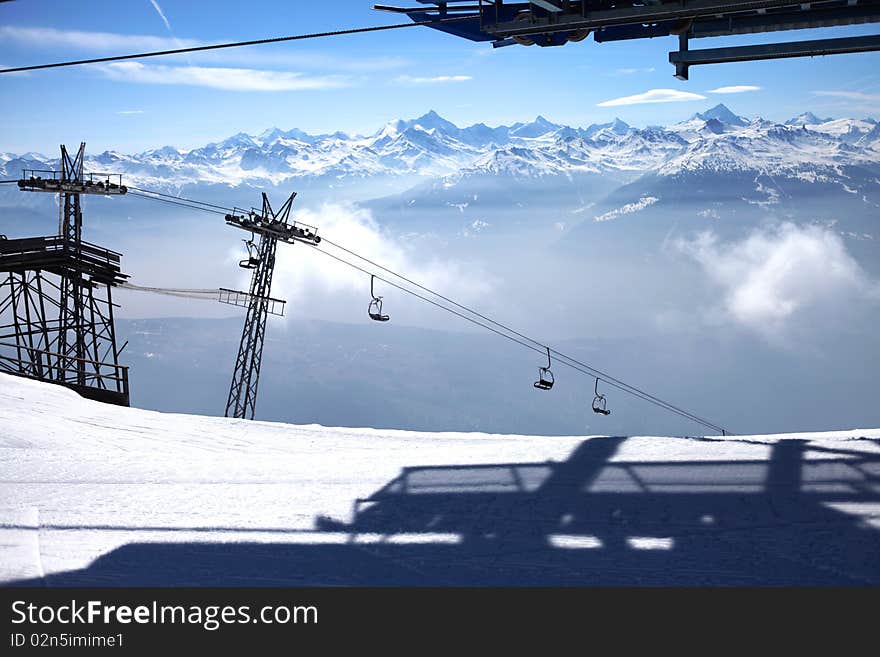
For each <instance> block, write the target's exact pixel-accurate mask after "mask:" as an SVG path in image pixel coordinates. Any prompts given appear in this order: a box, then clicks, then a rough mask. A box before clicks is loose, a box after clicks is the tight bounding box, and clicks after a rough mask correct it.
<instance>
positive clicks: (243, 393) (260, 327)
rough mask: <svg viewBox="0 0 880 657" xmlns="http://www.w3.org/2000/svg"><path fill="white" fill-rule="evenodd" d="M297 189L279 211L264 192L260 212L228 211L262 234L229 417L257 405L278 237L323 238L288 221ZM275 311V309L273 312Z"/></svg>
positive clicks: (232, 220) (245, 414)
mask: <svg viewBox="0 0 880 657" xmlns="http://www.w3.org/2000/svg"><path fill="white" fill-rule="evenodd" d="M294 198H296V193H293V194H291V195H290V197H289V198H288V199H287V201H285V202H284V205H282V206H281V209H280V210H279V211H278V212H275V211H274V210H272V206H271V205H270V204H269V198H268V197H267V196H266V194H265V193H263V207H262V210H261V211H260V212H257V211H256V210H252V211H251V212H250V213H248V214H241V215H239V214H237V213H233V214H231V215H226V223H228V224H229V225H232V226H236V227H238V228H241V229H243V230H247V231H249V232H250V233H251V235H252V236H256V235H259V236H260V242H259V246H258V247H257V256H256V258H252V259H249V261H250V262H253V260H256V262H255V263H254V273H253V275H252V276H251V285H250V290H249V292H248V294H247V297H246V298H247V301H248V306H247V316H246V317H245V320H244V329H243V330H242V332H241V342H240V343H239V346H238V357H237V358H236V360H235V371H234V372H233V374H232V385H231V386H230V388H229V397H228V398H227V400H226V417H237V418H248V419H253V417H254V412H255V410H256V405H257V388H258V386H259V383H260V366H261V365H262V361H263V342H264V340H265V337H266V320H267V318H268V315H269V314H270V312H272V305H273V304H275V303H278V300H277V299H273V298H271V297H270V296H269V295H270V293H271V291H272V276H273V274H274V273H275V252H276V250H277V248H278V240H281V241H284V242H287V243H289V244H293V243H294V242H296V241H302V242H307V243H310V244H318V243H319V242H320V241H321V238H319V237H318V236H317V234H316V231H315V230H314V229H313V228H311V227H303V226H301V225H297V224H296V223H293V224H290V223H288V219H289V217H290V208H291V206H292V205H293V199H294ZM273 314H274V313H273Z"/></svg>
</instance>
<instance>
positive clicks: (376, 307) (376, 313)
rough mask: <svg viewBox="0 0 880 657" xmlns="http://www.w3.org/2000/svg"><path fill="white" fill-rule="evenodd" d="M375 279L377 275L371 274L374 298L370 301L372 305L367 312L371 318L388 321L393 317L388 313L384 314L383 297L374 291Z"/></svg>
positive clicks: (371, 292)
mask: <svg viewBox="0 0 880 657" xmlns="http://www.w3.org/2000/svg"><path fill="white" fill-rule="evenodd" d="M375 279H376V277H375V276H370V296H371V297H373V299H372V301H370V306H369V307H368V308H367V314H369V315H370V319H372V320H373V321H375V322H387V321H388V320H389V319H391V318H390V317H389V316H388V315H383V314H382V297H377V296H376V294H375V293H374V292H373V282H374V281H375Z"/></svg>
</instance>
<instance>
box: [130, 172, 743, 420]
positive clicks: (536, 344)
mask: <svg viewBox="0 0 880 657" xmlns="http://www.w3.org/2000/svg"><path fill="white" fill-rule="evenodd" d="M130 189H137V190H138V192H145V194H141V193H137V192H135V195H136V196H141V197H143V198H147V199H152V200H155V201H163V202H165V203H172V204H176V205H180V206H181V207H186V208H190V209H193V210H202V211H205V212H212V213H214V214H225V213H223V212H219V211H217V210H213V209H210V208H223V206H219V205H214V204H212V203H206V202H203V201H195V200H192V199H187V198H183V197H180V196H171V195H169V194H163V193H161V192H155V191H152V190H144V189H138V188H130ZM160 197H161V198H160ZM189 204H192V205H189ZM203 206H209V207H203ZM223 209H225V210H229V209H228V208H223ZM321 244H323V245H330V246H333V247H335V248H337V249H340V250H341V251H344V252H345V253H347V254H349V255H351V256H353V257H355V258H357V259H359V260H361V261H363V262H365V263H368V264H369V265H371V266H373V267H375V268H377V269H379V270H381V271H384V272H386V273H388V274H390V275H391V276H394V277H395V278H397V279H399V280H402V281H405V282H406V283H408V284H410V285H412V286H414V287H416V288H418V289H420V290H422V291H423V292H427V293H428V294H430V295H432V296H434V297H436V298H437V299H441V300H443V301H444V302H446V303H448V304H451V305H453V306H455V307H456V308H459V309H460V310H462V311H464V312H465V313H469V314H470V315H473V317H470V316H468V315H466V314H463V313H462V312H459V311H457V310H455V309H453V308H450V307H449V306H447V305H444V304H443V303H438V302H437V301H435V300H433V299H430V298H428V297H426V296H425V295H423V294H419V293H418V292H415V291H413V290H411V289H409V288H407V287H405V286H402V285H399V284H397V283H395V282H393V281H390V280H388V279H387V278H385V277H382V276H380V275H376V274H374V272H372V271H370V270H368V269H365V268H364V267H361V266H359V265H356V264H354V263H352V262H350V261H348V260H346V259H345V258H342V257H340V256H337V255H335V254H333V253H330V252H329V251H326V250H324V249H323V248H319V247H316V250H317V251H319V252H320V253H322V254H324V255H326V256H329V257H331V258H333V259H334V260H338V261H339V262H341V263H343V264H346V265H348V266H349V267H352V268H354V269H356V270H358V271H360V272H362V273H365V274H367V275H371V276H376V278H378V279H379V280H380V281H382V282H383V283H386V284H388V285H391V286H392V287H394V288H396V289H399V290H401V291H403V292H406V293H407V294H410V295H412V296H414V297H416V298H418V299H421V300H422V301H426V302H427V303H430V304H431V305H433V306H436V307H437V308H440V309H442V310H445V311H446V312H448V313H451V314H453V315H456V316H457V317H460V318H461V319H464V320H465V321H468V322H471V323H472V324H475V325H477V326H480V327H482V328H485V329H487V330H489V331H491V332H492V333H495V334H497V335H499V336H501V337H504V338H506V339H508V340H510V341H512V342H515V343H516V344H519V345H520V346H523V347H526V348H527V349H531V350H532V351H535V352H537V353H541V354H543V353H545V352H546V351H547V350H549V351H550V353H551V354H553V355H554V356H555V357H556V359H557V360H558V361H559V362H560V363H561V364H563V365H565V366H567V367H569V368H571V369H574V370H576V371H578V372H581V373H582V374H586V375H588V376H591V377H593V378H595V379H598V380H600V381H603V382H604V383H606V384H608V385H610V386H612V387H614V388H616V389H618V390H620V391H622V392H625V393H627V394H630V395H632V396H634V397H637V398H639V399H642V400H643V401H646V402H648V403H650V404H653V405H655V406H657V407H659V408H662V409H664V410H666V411H669V412H670V413H674V414H676V415H679V416H680V417H683V418H685V419H688V420H691V421H692V422H696V423H697V424H701V425H703V426H704V427H707V428H710V429H712V430H713V431H718V432H719V433H721V434H723V435H735V434H733V433H732V432H731V431H728V430H727V429H725V428H723V427H721V426H719V425H717V424H715V423H713V422H711V421H709V420H707V419H706V418H703V417H700V416H699V415H695V414H694V413H691V412H690V411H687V410H685V409H683V408H681V407H679V406H676V405H675V404H672V403H670V402H667V401H665V400H663V399H661V398H659V397H656V396H655V395H652V394H650V393H649V392H647V391H645V390H642V389H640V388H637V387H636V386H633V385H630V384H628V383H626V382H624V381H621V380H620V379H617V378H615V377H613V376H611V375H610V374H608V373H606V372H603V371H602V370H599V369H596V368H595V367H593V366H591V365H588V364H587V363H584V362H582V361H579V360H577V359H576V358H572V357H571V356H568V355H567V354H565V353H563V352H561V351H559V350H557V349H553V348H552V347H550V346H548V345H546V344H544V343H543V342H541V341H539V340H536V339H534V338H532V337H529V336H527V335H525V334H523V333H521V332H519V331H517V330H515V329H513V328H511V327H509V326H507V325H506V324H503V323H501V322H498V321H496V320H494V319H492V318H490V317H487V316H486V315H484V314H482V313H480V312H478V311H476V310H474V309H473V308H470V307H468V306H465V305H463V304H460V303H458V302H457V301H455V300H453V299H451V298H449V297H447V296H445V295H443V294H440V293H439V292H436V291H434V290H432V289H431V288H429V287H426V286H424V285H422V284H420V283H418V282H416V281H414V280H412V279H411V278H408V277H407V276H404V275H403V274H400V273H398V272H396V271H394V270H392V269H389V268H388V267H385V266H384V265H381V264H379V263H377V262H375V261H373V260H370V259H369V258H367V257H365V256H362V255H360V254H358V253H356V252H354V251H352V250H351V249H348V248H346V247H344V246H342V245H341V244H338V243H337V242H334V241H332V240H330V239H327V238H326V237H324V238H323V239H322V240H321ZM474 317H477V318H479V319H474ZM480 320H483V321H480Z"/></svg>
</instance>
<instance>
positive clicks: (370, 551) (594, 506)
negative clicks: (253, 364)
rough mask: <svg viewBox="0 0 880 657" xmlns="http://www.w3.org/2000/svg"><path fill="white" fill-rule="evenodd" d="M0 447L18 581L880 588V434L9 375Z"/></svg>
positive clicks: (0, 508)
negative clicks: (284, 405) (380, 425)
mask: <svg viewBox="0 0 880 657" xmlns="http://www.w3.org/2000/svg"><path fill="white" fill-rule="evenodd" d="M0 454H2V457H0V491H2V492H0V500H2V501H0V533H2V538H0V580H2V581H3V582H7V583H10V582H18V583H31V584H48V585H73V584H81V585H82V584H85V585H95V584H103V585H135V584H156V585H181V584H194V585H205V584H227V585H239V584H252V585H253V584H256V585H281V584H300V585H302V584H316V585H324V584H481V583H489V584H563V585H565V584H711V583H731V584H732V583H739V584H834V583H836V584H865V583H871V584H880V550H877V545H878V537H880V480H878V477H880V430H849V431H840V432H830V433H821V434H797V435H796V434H791V435H777V436H748V437H729V438H726V439H721V438H668V437H667V438H664V437H630V438H620V437H603V436H596V437H582V436H577V437H567V438H558V437H556V438H541V437H526V436H504V435H485V434H452V433H448V434H442V433H441V434H429V433H414V432H406V431H388V430H372V429H332V428H325V427H320V426H291V425H283V424H272V423H263V422H247V421H240V420H227V419H222V418H208V417H198V416H187V415H170V414H168V415H164V414H160V413H155V412H148V411H142V410H136V409H123V408H118V407H113V406H107V405H102V404H99V403H97V402H91V401H87V400H83V399H81V398H80V397H78V396H77V395H76V394H75V393H73V392H71V391H68V390H66V389H63V388H60V387H56V386H51V385H47V384H42V383H38V382H33V381H29V380H24V379H18V378H15V377H11V376H8V375H0ZM366 498H369V499H366Z"/></svg>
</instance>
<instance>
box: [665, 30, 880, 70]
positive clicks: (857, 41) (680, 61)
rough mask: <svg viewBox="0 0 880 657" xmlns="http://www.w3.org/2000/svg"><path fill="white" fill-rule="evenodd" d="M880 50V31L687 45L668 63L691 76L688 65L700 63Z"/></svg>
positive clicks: (670, 56) (676, 52)
mask: <svg viewBox="0 0 880 657" xmlns="http://www.w3.org/2000/svg"><path fill="white" fill-rule="evenodd" d="M877 50H880V35H876V36H875V35H871V36H860V37H841V38H837V39H817V40H812V41H792V42H789V43H767V44H761V45H755V46H732V47H727V48H706V49H703V50H687V49H686V41H685V47H684V48H682V49H681V50H677V51H674V52H671V53H669V63H670V64H673V65H674V66H675V77H677V78H679V79H680V80H687V79H688V69H689V68H690V67H691V66H699V65H701V64H723V63H726V62H748V61H755V60H759V59H784V58H787V57H816V56H820V55H843V54H848V53H858V52H873V51H877Z"/></svg>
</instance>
